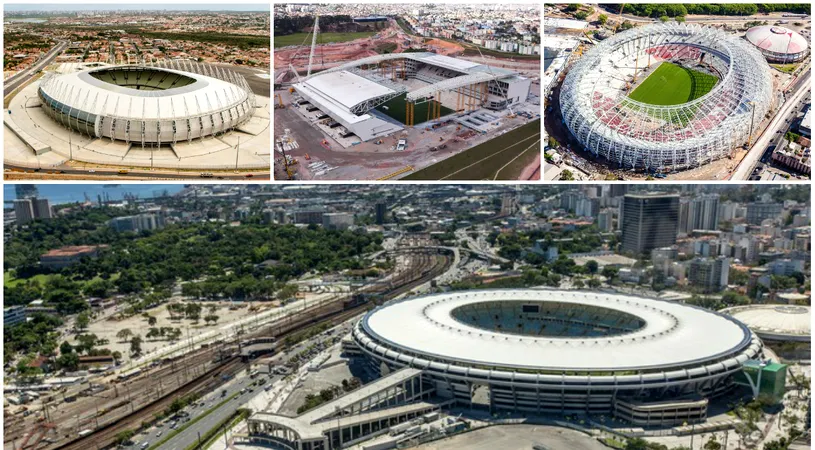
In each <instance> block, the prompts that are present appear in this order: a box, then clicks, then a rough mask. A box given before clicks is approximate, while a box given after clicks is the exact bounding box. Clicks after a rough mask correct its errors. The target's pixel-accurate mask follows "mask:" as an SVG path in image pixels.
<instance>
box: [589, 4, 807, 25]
mask: <svg viewBox="0 0 815 450" xmlns="http://www.w3.org/2000/svg"><path fill="white" fill-rule="evenodd" d="M600 8H601V9H603V10H604V11H605V12H607V13H608V15H609V17H615V18H616V17H620V13H618V12H616V11H612V10H611V9H610V8H607V7H604V6H603V5H600ZM783 14H785V13H783V12H777V13H772V14H755V15H752V16H711V15H687V16H685V21H686V22H753V21H765V20H793V19H797V20H802V21H804V20H805V21H807V22H809V20H810V17H809V16H806V17H784V16H783ZM622 16H623V19H625V20H628V21H630V22H640V23H653V22H659V19H658V18H655V17H641V16H635V15H633V14H623V15H622Z"/></svg>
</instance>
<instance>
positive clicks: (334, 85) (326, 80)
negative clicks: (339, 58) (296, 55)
mask: <svg viewBox="0 0 815 450" xmlns="http://www.w3.org/2000/svg"><path fill="white" fill-rule="evenodd" d="M305 84H307V85H309V87H311V88H312V89H316V90H318V91H320V92H331V97H332V99H333V100H334V101H335V102H336V103H337V104H339V105H341V106H342V107H344V108H346V109H348V110H350V109H351V108H353V107H354V106H356V105H358V104H360V103H363V102H365V101H366V100H371V99H374V98H376V97H379V96H383V95H388V94H392V93H394V90H393V89H390V88H388V87H386V86H383V85H381V84H379V83H375V82H373V81H371V80H368V79H366V78H363V77H361V76H359V75H357V74H355V73H351V72H346V71H342V72H332V73H327V74H325V75H323V76H319V77H313V78H309V79H308V81H306V82H305Z"/></svg>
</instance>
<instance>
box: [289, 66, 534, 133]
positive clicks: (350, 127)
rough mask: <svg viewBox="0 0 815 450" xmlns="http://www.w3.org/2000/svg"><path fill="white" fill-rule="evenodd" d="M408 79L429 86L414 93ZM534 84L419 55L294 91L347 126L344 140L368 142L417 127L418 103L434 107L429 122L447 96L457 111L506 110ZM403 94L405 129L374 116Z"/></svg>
mask: <svg viewBox="0 0 815 450" xmlns="http://www.w3.org/2000/svg"><path fill="white" fill-rule="evenodd" d="M407 80H418V81H421V82H423V83H424V84H423V85H422V86H421V87H418V88H416V87H414V89H412V90H410V89H409V88H408V87H407V86H406V84H405V83H404V82H405V81H407ZM530 85H531V79H529V78H526V77H523V76H521V75H519V74H518V73H516V72H513V71H510V70H507V69H502V68H498V67H491V66H487V65H484V64H479V63H474V62H471V61H467V60H463V59H458V58H453V57H449V56H444V55H437V54H435V53H431V52H417V53H394V54H385V55H377V56H371V57H368V58H362V59H359V60H355V61H351V62H348V63H345V64H342V65H339V66H337V67H334V68H331V69H327V70H324V71H322V72H319V73H317V74H312V75H310V76H308V77H304V78H302V79H300V80H299V81H298V82H297V83H295V84H294V85H293V87H294V89H295V90H296V92H297V94H298V95H300V96H301V97H302V99H303V100H302V101H303V102H308V103H310V104H311V105H312V106H313V107H314V108H317V109H319V110H320V111H321V112H322V113H323V114H324V115H325V117H327V118H330V120H331V122H332V123H331V126H332V127H335V126H342V127H344V130H342V131H343V133H342V134H343V135H346V136H350V135H356V136H357V137H359V138H360V139H361V140H362V141H369V140H371V139H375V138H378V137H384V136H387V135H390V134H392V133H394V132H396V131H399V130H401V129H403V128H404V125H407V126H412V125H413V124H414V123H415V118H414V108H415V105H417V104H422V103H429V104H430V108H429V109H430V111H432V113H428V114H429V119H430V120H437V119H439V118H440V111H441V108H440V106H441V103H442V97H441V95H442V93H449V92H454V93H455V94H454V95H455V96H456V97H455V100H452V97H450V98H449V99H448V100H447V103H448V105H449V106H450V107H451V109H453V110H454V111H456V112H466V111H474V110H477V109H479V108H482V107H483V108H486V109H490V110H503V109H505V108H507V107H509V106H513V105H515V104H517V103H521V102H524V101H526V99H527V96H528V95H529V88H530ZM402 95H404V96H405V101H406V109H407V110H406V112H405V116H406V121H405V123H404V124H402V123H399V122H398V121H396V120H395V119H392V118H390V117H388V116H386V115H385V114H382V113H380V112H377V111H375V108H376V107H378V106H380V105H382V104H384V103H386V102H388V101H389V100H391V99H393V98H396V97H399V96H402ZM453 103H455V104H453Z"/></svg>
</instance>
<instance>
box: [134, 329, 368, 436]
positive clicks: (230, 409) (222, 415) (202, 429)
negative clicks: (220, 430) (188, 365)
mask: <svg viewBox="0 0 815 450" xmlns="http://www.w3.org/2000/svg"><path fill="white" fill-rule="evenodd" d="M351 323H352V322H351V321H347V322H345V323H343V324H342V325H339V326H338V327H337V329H336V331H331V332H325V333H321V334H319V335H317V336H314V337H312V338H310V339H307V340H305V341H302V342H300V343H298V344H297V345H295V346H294V347H292V348H291V349H290V350H289V351H287V352H285V353H282V352H281V353H278V354H277V355H275V356H274V357H273V358H271V359H270V361H272V362H273V365H277V364H282V363H283V362H284V361H286V360H287V359H288V358H290V357H291V356H292V355H296V354H298V353H300V352H301V351H304V350H306V349H308V348H309V347H311V346H313V345H315V344H317V343H320V342H323V343H324V344H323V345H322V346H319V347H318V348H315V349H313V350H312V353H311V354H310V355H309V356H307V357H306V359H310V358H312V357H313V356H316V354H317V353H319V352H320V351H321V349H322V348H325V347H327V346H330V345H332V344H333V343H334V341H335V340H336V339H339V337H340V336H343V335H344V334H346V333H348V332H350V328H351ZM283 377H284V376H283V375H275V374H267V373H261V374H260V375H258V377H257V378H256V379H255V380H252V379H250V378H249V377H248V376H246V374H245V373H240V374H238V375H236V382H232V383H229V384H228V385H226V386H224V387H223V388H222V389H218V391H217V392H213V393H211V394H208V395H207V396H205V397H204V399H202V401H199V402H198V404H197V405H194V406H192V407H188V408H187V409H185V411H187V412H188V413H189V416H188V417H189V419H190V421H191V420H194V419H195V417H198V416H199V415H201V414H204V413H205V412H206V411H208V410H210V409H212V408H213V407H214V406H215V405H216V404H218V403H219V402H221V401H222V400H223V398H224V397H222V396H221V392H222V391H223V390H226V396H225V397H226V398H228V397H229V396H231V395H233V394H234V393H236V392H240V391H241V390H242V389H244V388H249V389H252V391H253V392H246V393H243V394H239V395H238V396H237V397H236V398H235V399H233V400H230V401H228V402H227V403H226V404H224V405H222V406H221V407H220V408H218V409H217V410H215V411H213V412H212V413H210V414H209V415H208V416H206V417H205V418H203V419H201V420H199V421H198V422H196V423H194V424H193V425H191V426H190V427H188V428H187V429H185V430H184V431H182V432H181V433H178V434H177V435H175V436H173V438H172V439H170V440H168V441H167V442H165V443H164V444H162V445H161V447H158V448H159V449H160V450H183V449H185V448H187V447H188V446H190V445H192V444H193V443H195V442H197V441H198V436H199V434H200V435H201V436H204V435H205V434H206V433H207V432H208V431H210V430H211V429H213V428H215V427H216V426H217V425H218V424H219V423H220V422H221V421H223V420H225V419H226V418H227V417H229V416H231V415H232V414H233V413H234V412H235V411H236V410H237V409H238V408H241V407H244V406H245V405H246V404H247V403H249V402H250V401H251V400H252V399H253V398H254V397H255V396H257V395H260V393H262V392H263V391H264V390H265V389H267V388H269V389H270V388H271V386H274V385H275V383H277V382H279V381H280V380H282V379H283ZM261 379H266V381H265V382H264V383H263V384H259V385H256V386H253V385H252V383H254V382H255V381H256V380H257V381H260V380H261ZM202 402H203V403H204V405H203V406H202V405H201V403H202ZM185 420H186V419H185ZM185 423H186V422H185ZM179 426H183V423H182V424H179ZM170 432H171V430H170V428H169V423H165V424H164V425H163V426H161V427H156V428H154V429H151V430H150V432H149V433H148V434H147V435H146V436H143V437H140V438H139V442H136V443H134V444H133V445H131V446H130V447H128V448H130V449H133V450H135V449H138V448H139V447H140V446H141V445H143V443H144V442H152V443H156V442H158V441H159V440H160V439H161V437H160V436H159V434H161V436H166V435H167V434H168V433H170ZM150 448H151V450H152V449H153V447H150Z"/></svg>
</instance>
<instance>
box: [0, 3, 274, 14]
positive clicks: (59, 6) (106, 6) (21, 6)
mask: <svg viewBox="0 0 815 450" xmlns="http://www.w3.org/2000/svg"><path fill="white" fill-rule="evenodd" d="M3 9H4V11H6V12H13V11H127V10H147V11H163V10H166V11H269V4H268V3H234V4H232V3H226V2H221V3H170V4H166V3H122V4H115V3H81V4H72V3H6V5H5V6H4V7H3Z"/></svg>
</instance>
